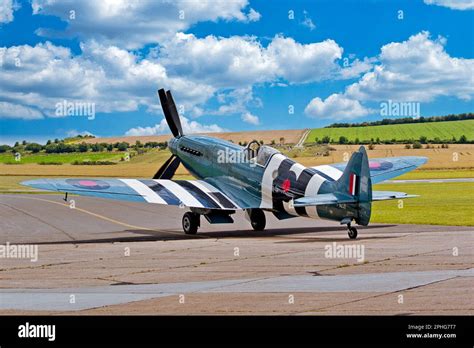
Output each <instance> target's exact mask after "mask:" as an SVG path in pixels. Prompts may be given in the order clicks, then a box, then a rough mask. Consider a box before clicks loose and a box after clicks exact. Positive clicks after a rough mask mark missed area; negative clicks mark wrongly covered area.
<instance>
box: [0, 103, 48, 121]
mask: <svg viewBox="0 0 474 348" xmlns="http://www.w3.org/2000/svg"><path fill="white" fill-rule="evenodd" d="M0 118H21V119H25V120H37V119H41V118H43V114H42V113H41V112H40V111H38V110H35V109H33V108H30V107H26V106H23V105H18V104H12V103H8V102H0Z"/></svg>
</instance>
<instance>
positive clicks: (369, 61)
mask: <svg viewBox="0 0 474 348" xmlns="http://www.w3.org/2000/svg"><path fill="white" fill-rule="evenodd" d="M347 59H349V58H347ZM375 62H376V58H367V57H365V58H364V59H363V60H359V59H355V60H353V61H352V62H351V63H350V64H348V65H347V67H343V68H342V69H341V70H340V71H339V76H336V78H340V79H343V80H346V79H352V78H356V77H359V76H360V75H362V74H364V73H366V72H368V71H369V70H372V69H373V67H374V63H375Z"/></svg>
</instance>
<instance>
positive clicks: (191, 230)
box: [183, 211, 201, 234]
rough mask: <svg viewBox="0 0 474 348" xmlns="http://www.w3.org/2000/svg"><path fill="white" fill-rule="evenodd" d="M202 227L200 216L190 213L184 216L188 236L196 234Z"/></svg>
mask: <svg viewBox="0 0 474 348" xmlns="http://www.w3.org/2000/svg"><path fill="white" fill-rule="evenodd" d="M200 225H201V219H200V215H199V214H197V213H193V212H191V211H188V212H187V213H185V214H184V215H183V230H184V233H186V234H196V233H197V230H198V228H199V226H200Z"/></svg>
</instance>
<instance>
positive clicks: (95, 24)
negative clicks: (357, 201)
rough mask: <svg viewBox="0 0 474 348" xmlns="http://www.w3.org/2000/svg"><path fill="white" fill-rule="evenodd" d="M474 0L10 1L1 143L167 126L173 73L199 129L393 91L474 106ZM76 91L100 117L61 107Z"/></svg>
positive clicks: (1, 61)
mask: <svg viewBox="0 0 474 348" xmlns="http://www.w3.org/2000/svg"><path fill="white" fill-rule="evenodd" d="M473 7H474V5H473V4H472V1H469V0H457V1H456V0H424V1H423V0H419V1H418V0H416V1H415V0H406V1H403V0H400V1H377V0H371V1H369V0H365V1H356V0H351V1H349V0H341V1H329V0H328V1H291V2H290V1H282V0H277V1H272V2H269V1H247V0H231V1H218V0H211V1H201V2H196V1H190V0H176V1H173V2H160V1H142V2H139V3H136V4H133V5H132V4H131V3H127V1H115V2H112V3H108V2H99V1H89V0H84V1H68V0H62V1H56V0H52V1H51V0H50V1H43V0H32V1H31V2H30V1H13V0H7V1H3V2H2V4H0V143H11V142H13V141H15V140H23V139H26V140H30V141H45V140H46V139H50V138H62V137H65V136H70V135H75V134H87V133H91V134H94V135H96V136H118V135H124V134H129V135H152V134H161V133H167V132H168V129H167V126H166V124H165V122H164V121H163V115H162V113H161V109H160V107H159V102H158V98H157V97H156V90H157V89H158V88H161V87H164V88H167V89H171V90H172V92H173V95H174V96H175V100H176V103H177V104H178V105H179V106H180V110H181V115H182V117H183V123H184V129H185V132H188V133H190V132H203V131H205V132H212V131H225V130H232V131H234V130H235V131H236V130H258V129H294V128H310V127H322V126H325V125H328V124H330V123H333V122H361V121H365V120H377V119H381V118H383V116H382V115H381V113H380V110H381V103H387V102H388V101H393V102H395V103H406V102H409V103H418V104H419V106H420V112H421V115H422V116H431V115H445V114H449V113H462V112H472V111H473V101H472V98H473V96H474V80H473V71H474V57H473V56H474V17H473V16H474V12H473ZM63 102H66V103H69V104H68V105H73V106H77V105H78V104H81V103H82V104H81V105H88V106H89V107H92V105H93V108H94V109H93V110H94V117H87V115H84V114H82V113H81V112H80V111H78V109H73V112H72V113H71V114H70V115H64V114H61V113H60V112H58V103H63ZM90 110H92V109H90ZM290 110H291V111H290ZM391 116H392V117H397V115H391ZM399 116H403V115H399ZM408 116H416V115H408Z"/></svg>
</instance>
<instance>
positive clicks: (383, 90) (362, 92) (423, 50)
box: [305, 32, 474, 119]
mask: <svg viewBox="0 0 474 348" xmlns="http://www.w3.org/2000/svg"><path fill="white" fill-rule="evenodd" d="M445 45H446V39H444V38H442V37H440V38H438V39H436V40H432V39H430V35H429V33H428V32H421V33H418V34H416V35H413V36H411V37H410V38H409V39H408V40H406V41H403V42H392V43H390V44H387V45H384V46H383V47H382V48H381V53H380V55H379V56H378V57H377V64H376V65H375V66H374V68H373V69H372V70H371V71H369V72H367V73H365V74H364V75H363V76H362V77H361V79H360V80H359V81H358V82H356V83H353V84H351V85H349V86H348V87H347V88H346V90H345V91H344V93H341V94H333V95H331V96H329V97H328V98H327V99H326V100H324V101H323V100H321V99H320V98H314V99H313V100H311V102H310V103H309V104H308V105H307V106H306V109H305V113H306V114H307V115H309V116H312V117H326V118H332V117H334V118H339V119H340V118H356V117H360V116H364V115H367V114H368V113H370V112H373V110H370V109H367V108H365V107H364V106H363V105H362V104H361V103H360V102H361V101H362V102H363V101H384V100H394V101H404V102H430V101H432V100H434V99H435V98H437V97H441V96H452V97H456V98H458V99H461V100H471V99H472V97H473V96H474V74H473V73H472V72H473V71H474V59H464V58H454V57H451V56H450V55H449V54H448V53H446V51H445V49H444V46H445ZM372 63H373V60H372V59H370V60H369V61H368V62H367V64H372ZM364 69H365V67H364Z"/></svg>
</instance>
